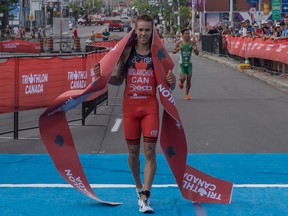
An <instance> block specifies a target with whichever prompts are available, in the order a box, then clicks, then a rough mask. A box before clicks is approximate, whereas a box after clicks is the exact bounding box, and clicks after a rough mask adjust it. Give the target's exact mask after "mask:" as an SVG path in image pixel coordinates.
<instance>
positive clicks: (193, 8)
mask: <svg viewBox="0 0 288 216" xmlns="http://www.w3.org/2000/svg"><path fill="white" fill-rule="evenodd" d="M194 4H195V0H192V20H191V28H192V36H193V37H194V35H195V12H196V10H195V5H194Z"/></svg>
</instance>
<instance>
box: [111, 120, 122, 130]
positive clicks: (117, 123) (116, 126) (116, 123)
mask: <svg viewBox="0 0 288 216" xmlns="http://www.w3.org/2000/svg"><path fill="white" fill-rule="evenodd" d="M121 123H122V119H119V118H117V119H116V121H115V124H114V126H113V127H112V129H111V132H117V131H118V129H119V127H120V125H121Z"/></svg>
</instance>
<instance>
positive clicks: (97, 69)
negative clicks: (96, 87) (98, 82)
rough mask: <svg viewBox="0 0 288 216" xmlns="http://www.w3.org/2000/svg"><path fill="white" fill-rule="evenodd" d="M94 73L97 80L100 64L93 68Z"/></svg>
mask: <svg viewBox="0 0 288 216" xmlns="http://www.w3.org/2000/svg"><path fill="white" fill-rule="evenodd" d="M93 69H94V73H95V77H96V78H98V77H100V75H101V74H100V64H99V63H97V64H96V65H95V66H94V68H93Z"/></svg>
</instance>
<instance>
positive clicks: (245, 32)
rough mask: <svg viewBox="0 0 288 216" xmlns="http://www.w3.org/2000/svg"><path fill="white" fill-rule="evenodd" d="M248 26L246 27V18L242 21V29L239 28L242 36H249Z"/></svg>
mask: <svg viewBox="0 0 288 216" xmlns="http://www.w3.org/2000/svg"><path fill="white" fill-rule="evenodd" d="M247 34H248V33H247V27H246V22H245V20H242V21H241V29H240V30H239V35H240V36H242V37H246V36H247Z"/></svg>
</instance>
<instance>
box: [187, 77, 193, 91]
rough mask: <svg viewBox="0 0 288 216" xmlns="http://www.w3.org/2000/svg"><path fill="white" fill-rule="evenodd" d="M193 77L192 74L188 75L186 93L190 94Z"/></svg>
mask: <svg viewBox="0 0 288 216" xmlns="http://www.w3.org/2000/svg"><path fill="white" fill-rule="evenodd" d="M191 78H192V74H189V75H187V81H186V82H187V84H186V95H189V91H190V88H191Z"/></svg>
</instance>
